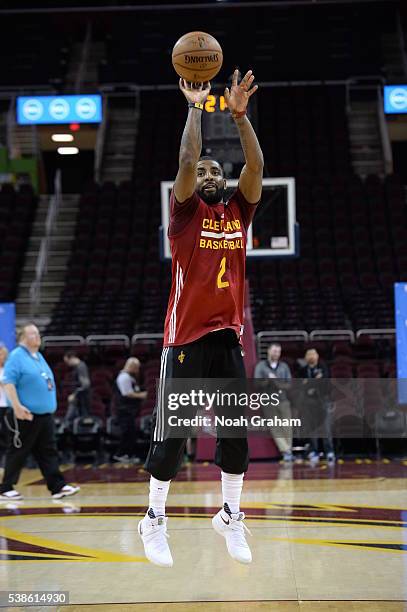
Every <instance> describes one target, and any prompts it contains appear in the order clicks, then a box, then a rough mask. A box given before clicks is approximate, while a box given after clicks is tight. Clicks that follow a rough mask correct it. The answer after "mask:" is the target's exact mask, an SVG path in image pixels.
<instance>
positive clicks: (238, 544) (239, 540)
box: [212, 504, 252, 563]
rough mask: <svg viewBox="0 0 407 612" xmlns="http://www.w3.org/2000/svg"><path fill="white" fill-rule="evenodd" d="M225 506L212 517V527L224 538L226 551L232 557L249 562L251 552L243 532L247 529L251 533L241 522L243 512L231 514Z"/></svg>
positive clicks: (240, 561)
mask: <svg viewBox="0 0 407 612" xmlns="http://www.w3.org/2000/svg"><path fill="white" fill-rule="evenodd" d="M225 506H226V504H225ZM225 506H224V507H223V508H222V510H219V512H218V514H215V516H214V517H213V519H212V525H213V528H214V530H215V531H217V532H218V533H219V535H221V536H223V537H224V538H225V540H226V546H227V549H228V553H229V555H230V556H231V557H232V559H234V560H235V561H238V562H239V563H251V562H252V553H251V551H250V548H249V545H248V544H247V542H246V537H245V533H244V532H245V531H247V533H249V534H250V535H251V533H250V531H249V530H248V528H247V527H246V525H245V524H244V523H243V519H244V517H245V515H244V512H237V513H236V514H232V513H231V512H227V510H226V507H225Z"/></svg>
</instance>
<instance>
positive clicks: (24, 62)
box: [0, 14, 84, 89]
mask: <svg viewBox="0 0 407 612" xmlns="http://www.w3.org/2000/svg"><path fill="white" fill-rule="evenodd" d="M67 21H69V18H68V20H67V19H66V17H65V16H64V18H61V17H59V18H58V15H34V16H33V15H30V16H25V17H24V16H22V15H21V14H19V15H3V16H2V36H1V39H0V56H1V58H2V74H1V86H2V88H6V87H8V88H12V87H18V88H21V87H26V86H30V85H37V86H38V85H41V86H44V85H50V86H52V87H54V88H56V89H59V88H60V87H61V86H62V84H63V78H64V75H65V74H66V71H67V66H68V61H69V54H70V46H71V44H72V42H73V38H74V36H76V35H78V36H81V35H82V38H83V36H84V30H83V29H80V28H77V27H75V28H71V30H70V31H69V27H67ZM44 33H46V35H44ZM16 36H17V37H18V38H17V40H18V44H16Z"/></svg>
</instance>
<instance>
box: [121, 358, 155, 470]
mask: <svg viewBox="0 0 407 612" xmlns="http://www.w3.org/2000/svg"><path fill="white" fill-rule="evenodd" d="M139 374H140V361H139V360H138V359H137V358H136V357H130V358H129V359H128V360H127V361H126V364H125V366H124V368H123V370H122V371H121V372H120V373H119V375H118V376H117V378H116V382H115V394H116V398H115V399H116V402H115V404H116V416H117V419H118V422H119V426H120V430H121V437H120V443H119V448H118V449H117V453H116V455H114V457H113V458H114V459H116V461H120V462H122V463H128V462H130V461H133V462H134V463H140V458H139V457H137V448H136V446H137V445H136V439H137V431H136V422H135V419H136V416H137V412H138V411H139V409H140V405H141V402H142V400H143V399H146V397H147V391H141V390H140V385H139V383H138V377H139Z"/></svg>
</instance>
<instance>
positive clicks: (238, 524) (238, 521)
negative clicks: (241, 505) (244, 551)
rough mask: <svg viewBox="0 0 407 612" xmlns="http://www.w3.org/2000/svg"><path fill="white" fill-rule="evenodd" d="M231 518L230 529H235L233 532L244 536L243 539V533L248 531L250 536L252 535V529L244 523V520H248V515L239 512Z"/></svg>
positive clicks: (231, 515)
mask: <svg viewBox="0 0 407 612" xmlns="http://www.w3.org/2000/svg"><path fill="white" fill-rule="evenodd" d="M229 516H230V518H231V523H230V528H231V529H233V531H235V532H236V533H240V534H241V535H242V536H243V538H244V533H243V531H246V532H247V533H248V534H249V535H252V532H251V531H250V529H249V528H248V527H247V526H246V525H245V523H244V522H243V521H244V519H245V518H246V515H245V513H244V512H238V513H237V514H235V515H233V514H230V515H229ZM235 517H236V518H235ZM242 527H243V529H242Z"/></svg>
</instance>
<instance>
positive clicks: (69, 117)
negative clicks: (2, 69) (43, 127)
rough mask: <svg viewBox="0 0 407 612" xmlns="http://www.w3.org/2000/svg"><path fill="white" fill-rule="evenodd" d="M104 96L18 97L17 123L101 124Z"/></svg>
mask: <svg viewBox="0 0 407 612" xmlns="http://www.w3.org/2000/svg"><path fill="white" fill-rule="evenodd" d="M101 121H102V96H99V95H82V96H18V97H17V123H18V124H20V125H37V124H40V123H41V124H42V123H45V124H48V125H52V124H59V123H100V122H101Z"/></svg>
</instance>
